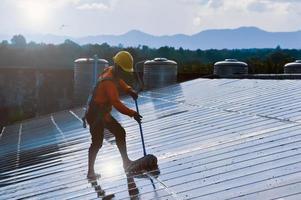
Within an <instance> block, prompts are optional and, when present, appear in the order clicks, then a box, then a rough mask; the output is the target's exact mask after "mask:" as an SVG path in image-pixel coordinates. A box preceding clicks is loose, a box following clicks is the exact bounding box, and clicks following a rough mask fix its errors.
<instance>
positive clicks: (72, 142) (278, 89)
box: [0, 79, 301, 200]
mask: <svg viewBox="0 0 301 200" xmlns="http://www.w3.org/2000/svg"><path fill="white" fill-rule="evenodd" d="M300 88H301V81H299V80H233V79H216V80H210V79H197V80H193V81H189V82H185V83H182V84H176V85H172V86H170V87H166V88H162V89H158V90H154V91H149V92H144V93H141V96H140V98H139V104H140V110H141V114H142V115H143V116H144V118H143V119H144V122H143V128H144V133H145V141H146V147H147V151H148V153H152V154H155V155H156V156H157V157H158V158H159V167H160V171H161V174H160V175H159V176H158V177H157V178H156V177H152V176H149V177H151V179H152V181H153V183H154V185H152V182H151V181H150V180H149V179H148V178H147V177H148V176H147V175H146V178H141V177H140V178H137V177H134V179H133V180H132V179H129V182H130V186H135V185H134V183H135V184H136V188H138V190H137V189H135V187H134V189H133V188H132V189H131V190H128V183H127V178H126V176H125V174H124V172H123V170H122V167H121V166H122V165H121V159H120V156H119V153H118V151H117V149H116V146H115V145H114V138H112V137H111V136H110V135H106V139H105V143H104V146H103V148H102V150H101V151H100V153H99V155H98V159H97V161H96V163H97V164H96V170H97V171H98V172H100V173H101V175H102V177H101V178H100V179H99V180H98V182H97V183H96V182H93V183H89V182H88V181H87V180H86V170H87V149H88V147H89V143H90V138H89V132H88V129H83V128H82V127H81V122H80V119H79V117H81V116H82V114H83V109H82V108H79V109H75V110H70V111H62V112H59V113H54V114H52V115H49V116H43V117H40V118H37V119H32V120H28V121H24V122H22V123H19V124H15V125H12V126H8V127H5V129H4V131H3V133H2V134H1V136H0V137H1V138H0V146H1V153H0V160H1V165H0V174H1V175H0V199H96V198H97V197H103V196H105V195H104V194H103V190H104V191H105V193H106V194H112V193H114V194H115V199H130V196H129V191H130V193H131V194H132V195H135V194H136V195H138V197H139V198H140V199H210V200H211V199H252V200H253V199H281V198H282V199H300V198H301V191H300V188H301V124H300V123H301V90H300ZM124 102H125V103H126V104H128V105H129V106H130V107H134V104H133V101H132V100H131V99H130V98H126V99H124ZM114 116H115V117H116V118H117V119H118V120H120V121H121V122H122V124H123V126H124V127H125V129H126V131H127V144H128V151H129V155H130V157H131V158H132V159H136V158H138V157H140V156H141V155H142V148H141V143H140V136H139V132H138V131H139V129H138V125H137V123H135V121H134V120H132V119H130V118H128V117H126V116H122V115H119V114H117V113H116V112H115V113H114ZM133 181H134V182H133ZM138 192H139V194H138ZM132 199H135V198H134V196H132ZM136 199H137V198H136Z"/></svg>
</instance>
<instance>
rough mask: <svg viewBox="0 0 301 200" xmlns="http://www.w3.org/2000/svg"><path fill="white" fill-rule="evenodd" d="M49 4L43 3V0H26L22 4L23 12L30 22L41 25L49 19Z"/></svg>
mask: <svg viewBox="0 0 301 200" xmlns="http://www.w3.org/2000/svg"><path fill="white" fill-rule="evenodd" d="M47 7H48V6H47V4H46V5H45V4H43V1H39V0H30V1H24V3H23V5H22V10H23V14H24V15H25V17H26V19H27V20H29V22H30V23H33V24H35V25H40V24H42V23H44V22H45V21H46V20H47V17H48V14H49V13H48V10H47Z"/></svg>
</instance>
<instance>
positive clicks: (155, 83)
mask: <svg viewBox="0 0 301 200" xmlns="http://www.w3.org/2000/svg"><path fill="white" fill-rule="evenodd" d="M143 68H144V69H143V82H144V87H145V89H153V88H159V87H164V86H167V85H171V84H174V83H176V82H177V75H178V65H177V63H176V62H175V61H173V60H168V59H166V58H155V59H153V60H148V61H145V62H144V67H143Z"/></svg>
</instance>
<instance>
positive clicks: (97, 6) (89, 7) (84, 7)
mask: <svg viewBox="0 0 301 200" xmlns="http://www.w3.org/2000/svg"><path fill="white" fill-rule="evenodd" d="M76 8H77V9H79V10H108V9H109V8H110V7H109V6H108V5H106V4H104V3H90V4H89V3H85V4H82V5H79V6H77V7H76Z"/></svg>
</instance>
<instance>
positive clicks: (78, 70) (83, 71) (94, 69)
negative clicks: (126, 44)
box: [73, 57, 109, 105]
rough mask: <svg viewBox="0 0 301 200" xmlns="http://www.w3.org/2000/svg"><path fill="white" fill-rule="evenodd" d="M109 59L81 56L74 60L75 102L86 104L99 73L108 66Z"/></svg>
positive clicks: (76, 103)
mask: <svg viewBox="0 0 301 200" xmlns="http://www.w3.org/2000/svg"><path fill="white" fill-rule="evenodd" d="M108 66H109V63H108V61H107V60H104V59H98V58H97V57H95V58H79V59H76V60H75V61H74V94H73V95H74V104H75V105H84V104H85V103H86V102H87V98H88V96H89V94H90V92H91V90H92V89H93V86H94V84H95V82H96V80H97V77H98V75H99V74H100V73H101V72H102V71H103V70H104V68H106V67H108Z"/></svg>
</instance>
